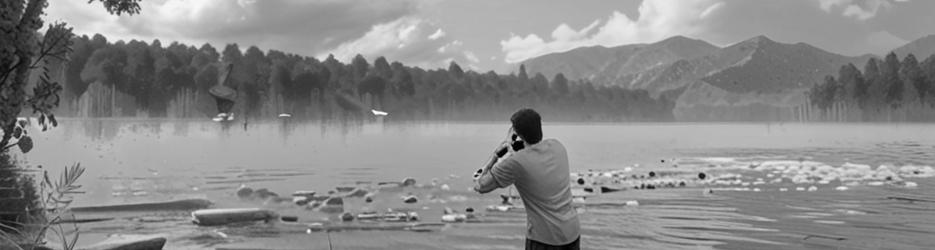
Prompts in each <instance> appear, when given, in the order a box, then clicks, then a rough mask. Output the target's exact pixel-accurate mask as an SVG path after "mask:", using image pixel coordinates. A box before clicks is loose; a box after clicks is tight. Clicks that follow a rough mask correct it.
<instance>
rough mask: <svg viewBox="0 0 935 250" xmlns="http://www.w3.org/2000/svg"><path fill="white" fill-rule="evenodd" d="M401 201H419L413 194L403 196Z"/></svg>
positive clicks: (410, 202)
mask: <svg viewBox="0 0 935 250" xmlns="http://www.w3.org/2000/svg"><path fill="white" fill-rule="evenodd" d="M403 202H404V203H409V204H412V203H416V202H419V198H416V196H415V195H407V196H403Z"/></svg>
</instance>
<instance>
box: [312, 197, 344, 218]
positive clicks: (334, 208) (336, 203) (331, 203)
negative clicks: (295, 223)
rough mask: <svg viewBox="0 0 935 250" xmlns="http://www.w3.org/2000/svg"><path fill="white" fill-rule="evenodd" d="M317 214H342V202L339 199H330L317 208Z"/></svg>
mask: <svg viewBox="0 0 935 250" xmlns="http://www.w3.org/2000/svg"><path fill="white" fill-rule="evenodd" d="M318 211H319V212H322V213H330V214H336V213H343V212H344V200H343V199H341V197H331V198H329V199H327V200H325V202H324V205H322V206H321V207H319V208H318Z"/></svg>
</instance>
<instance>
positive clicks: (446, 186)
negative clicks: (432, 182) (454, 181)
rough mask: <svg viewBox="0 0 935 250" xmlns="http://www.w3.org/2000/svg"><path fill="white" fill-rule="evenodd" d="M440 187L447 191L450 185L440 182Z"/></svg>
mask: <svg viewBox="0 0 935 250" xmlns="http://www.w3.org/2000/svg"><path fill="white" fill-rule="evenodd" d="M441 189H442V191H448V190H451V187H449V186H448V184H442V186H441Z"/></svg>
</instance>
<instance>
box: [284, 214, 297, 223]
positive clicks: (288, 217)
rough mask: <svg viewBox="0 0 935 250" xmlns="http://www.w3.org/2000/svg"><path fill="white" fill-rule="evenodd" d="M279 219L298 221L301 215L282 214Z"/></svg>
mask: <svg viewBox="0 0 935 250" xmlns="http://www.w3.org/2000/svg"><path fill="white" fill-rule="evenodd" d="M279 219H280V220H282V221H285V222H296V221H299V217H298V216H291V215H286V216H281V217H279Z"/></svg>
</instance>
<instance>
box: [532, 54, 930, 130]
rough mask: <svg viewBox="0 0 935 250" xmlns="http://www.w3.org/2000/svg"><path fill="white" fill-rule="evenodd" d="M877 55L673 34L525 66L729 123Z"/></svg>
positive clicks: (775, 108) (772, 115) (768, 115)
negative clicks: (645, 94)
mask: <svg viewBox="0 0 935 250" xmlns="http://www.w3.org/2000/svg"><path fill="white" fill-rule="evenodd" d="M926 38H927V39H930V40H931V41H930V42H929V40H925V41H916V42H914V43H910V44H908V45H907V46H904V47H906V48H907V49H905V50H907V51H908V50H910V49H908V48H912V49H911V50H913V51H925V50H924V49H927V48H931V49H933V51H935V36H930V37H926ZM914 44H916V45H914ZM929 44H931V45H929ZM872 56H873V55H865V56H858V57H851V56H844V55H839V54H835V53H831V52H828V51H825V50H822V49H820V48H817V47H815V46H812V45H809V44H807V43H795V44H787V43H781V42H776V41H774V40H772V39H770V38H768V37H766V36H763V35H760V36H755V37H751V38H749V39H746V40H743V41H741V42H738V43H735V44H731V45H729V46H726V47H723V48H719V47H716V46H714V45H711V44H710V43H707V42H705V41H702V40H698V39H691V38H687V37H683V36H675V37H671V38H668V39H665V40H662V41H659V42H656V43H652V44H632V45H623V46H618V47H613V48H605V47H599V46H596V47H588V48H586V49H581V48H579V49H574V50H569V51H566V52H562V53H554V54H549V55H545V56H541V57H537V58H532V59H529V60H527V61H525V62H523V63H524V64H525V65H526V69H527V71H528V72H529V74H535V73H542V74H544V75H546V76H548V77H551V76H553V75H554V74H557V73H564V74H565V76H566V77H568V78H569V79H575V78H578V79H587V80H590V81H591V82H593V83H594V84H598V85H617V86H623V87H627V88H631V89H644V90H647V91H649V92H650V93H651V94H652V95H653V96H665V97H666V98H667V99H670V100H672V99H675V100H676V110H675V113H676V116H677V117H676V118H677V119H679V120H724V119H725V118H724V117H723V116H724V115H733V114H732V113H736V111H737V109H738V108H739V109H749V110H746V111H743V112H748V113H749V112H752V113H754V116H756V115H759V114H760V113H762V114H763V117H761V118H762V119H765V120H768V119H778V118H776V117H778V116H782V115H783V114H779V113H781V112H784V111H783V110H785V109H787V108H789V107H792V106H795V105H800V104H802V103H804V101H805V100H804V99H805V91H806V90H807V89H808V88H810V87H811V86H812V85H813V84H815V83H818V82H820V81H821V80H822V79H823V78H824V76H826V75H836V74H837V70H838V69H839V68H840V67H841V66H843V65H846V64H848V63H854V64H855V65H863V64H864V63H865V62H866V61H867V60H868V59H869V58H870V57H872ZM751 107H755V108H751ZM725 110H733V111H730V112H727V111H725ZM680 115H681V116H682V117H681V118H680V117H678V116H680ZM726 119H727V120H730V118H729V117H728V118H726ZM738 119H740V118H738Z"/></svg>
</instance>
